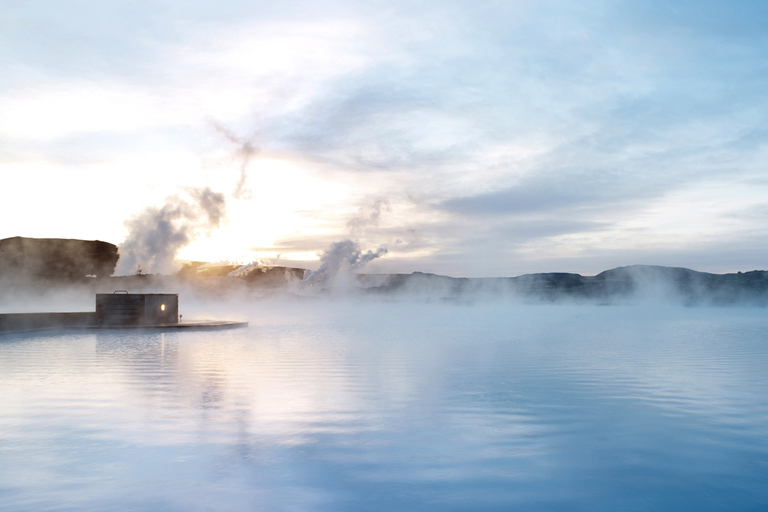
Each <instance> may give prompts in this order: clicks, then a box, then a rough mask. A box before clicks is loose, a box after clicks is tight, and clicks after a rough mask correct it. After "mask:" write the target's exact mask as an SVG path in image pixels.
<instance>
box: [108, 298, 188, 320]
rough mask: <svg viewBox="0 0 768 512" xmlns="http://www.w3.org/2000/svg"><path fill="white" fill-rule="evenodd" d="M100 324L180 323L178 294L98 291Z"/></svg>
mask: <svg viewBox="0 0 768 512" xmlns="http://www.w3.org/2000/svg"><path fill="white" fill-rule="evenodd" d="M96 321H97V322H98V324H99V325H158V324H178V323H179V296H178V294H169V293H127V292H126V293H119V292H115V293H98V294H96Z"/></svg>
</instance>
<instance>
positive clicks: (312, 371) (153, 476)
mask: <svg viewBox="0 0 768 512" xmlns="http://www.w3.org/2000/svg"><path fill="white" fill-rule="evenodd" d="M222 312H223V310H222V311H219V312H218V313H222ZM185 316H186V315H185ZM235 316H240V317H243V316H245V317H247V318H248V319H249V320H250V322H251V325H250V327H249V328H247V329H240V330H232V331H219V332H168V333H159V332H70V333H37V334H26V335H4V336H0V510H3V511H45V510H79V511H107V510H137V511H138V510H142V511H146V510H158V511H160V510H162V511H174V510H178V511H196V510H199V511H241V510H248V511H252V510H264V511H347V510H349V511H358V510H386V511H406V510H441V511H443V510H446V511H451V510H473V511H483V510H522V511H525V510H564V511H600V510H606V511H608V510H611V511H613V510H622V511H635V510H636V511H648V510H656V511H659V510H662V511H663V510H670V511H671V510H674V511H679V510H695V511H707V510H712V511H714V510H717V511H722V510H734V511H736V510H738V511H750V510H755V511H756V510H765V509H766V508H768V314H766V311H765V309H759V308H753V309H746V308H745V309H738V308H722V309H721V308H678V307H644V306H627V307H624V306H610V307H598V306H532V305H528V306H520V305H514V304H503V303H498V304H475V305H471V304H469V305H462V304H437V303H431V304H429V303H427V304H411V303H384V304H365V303H364V304H353V303H346V302H338V303H314V302H311V301H310V302H307V303H297V304H292V305H289V306H285V305H277V304H271V305H270V304H268V303H259V304H257V305H254V306H253V308H251V309H244V310H242V311H240V312H239V314H236V315H235Z"/></svg>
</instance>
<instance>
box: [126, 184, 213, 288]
mask: <svg viewBox="0 0 768 512" xmlns="http://www.w3.org/2000/svg"><path fill="white" fill-rule="evenodd" d="M186 192H187V195H188V196H189V197H188V199H185V198H182V197H179V196H178V195H173V196H169V197H167V198H166V200H165V204H164V205H163V206H162V207H161V208H157V207H154V206H153V207H149V208H147V209H146V210H144V211H142V212H140V213H138V214H136V215H134V216H133V217H131V218H130V219H128V220H127V221H126V222H125V225H126V227H127V228H128V237H127V238H126V239H125V242H123V244H122V245H121V246H120V260H119V264H118V267H117V272H116V273H117V274H118V275H119V274H123V275H124V274H132V273H134V272H135V271H136V269H137V267H138V266H141V268H142V269H144V270H146V271H148V272H154V273H170V272H173V271H174V270H175V260H176V255H177V254H178V252H179V250H181V249H182V248H184V247H186V246H187V245H189V244H190V243H191V242H192V241H194V240H196V239H197V238H199V237H200V236H201V235H206V236H208V235H210V233H211V231H212V230H214V229H216V228H218V227H219V225H220V224H221V222H222V221H223V220H224V218H225V216H226V199H225V197H224V194H221V193H219V192H214V191H212V190H211V189H210V188H208V187H205V188H191V189H187V190H186Z"/></svg>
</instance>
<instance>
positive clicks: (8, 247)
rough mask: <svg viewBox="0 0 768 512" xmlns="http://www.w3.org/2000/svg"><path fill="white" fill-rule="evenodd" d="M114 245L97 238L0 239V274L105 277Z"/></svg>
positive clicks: (114, 252) (111, 269) (114, 253)
mask: <svg viewBox="0 0 768 512" xmlns="http://www.w3.org/2000/svg"><path fill="white" fill-rule="evenodd" d="M118 258H119V256H118V254H117V246H116V245H114V244H110V243H108V242H101V241H99V240H73V239H63V238H24V237H20V236H16V237H13V238H5V239H3V240H0V278H6V279H9V278H10V279H55V280H73V279H74V280H78V279H84V278H85V277H86V276H92V277H99V278H104V277H109V276H111V275H112V273H113V272H114V271H115V265H117V260H118Z"/></svg>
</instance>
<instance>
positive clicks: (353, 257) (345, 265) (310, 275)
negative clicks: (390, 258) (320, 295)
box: [301, 239, 387, 288]
mask: <svg viewBox="0 0 768 512" xmlns="http://www.w3.org/2000/svg"><path fill="white" fill-rule="evenodd" d="M385 254H387V248H386V247H379V248H378V249H377V250H376V251H375V252H374V251H370V250H369V251H366V252H362V250H361V249H360V246H359V245H358V243H357V242H355V241H353V240H349V239H346V240H341V241H339V242H334V243H332V244H331V245H330V246H329V247H328V248H327V249H326V250H325V251H323V253H322V254H321V255H320V267H318V269H317V270H315V271H312V272H310V271H307V273H306V274H305V275H304V279H303V280H302V281H301V286H302V288H306V287H310V286H317V287H319V288H325V287H327V286H328V285H329V284H330V283H332V282H333V281H334V280H335V279H336V278H337V277H338V276H339V275H340V274H347V273H349V272H352V271H354V270H357V269H359V268H361V267H362V266H363V265H365V264H366V263H368V262H370V261H373V260H375V259H376V258H380V257H381V256H384V255H385Z"/></svg>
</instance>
